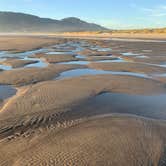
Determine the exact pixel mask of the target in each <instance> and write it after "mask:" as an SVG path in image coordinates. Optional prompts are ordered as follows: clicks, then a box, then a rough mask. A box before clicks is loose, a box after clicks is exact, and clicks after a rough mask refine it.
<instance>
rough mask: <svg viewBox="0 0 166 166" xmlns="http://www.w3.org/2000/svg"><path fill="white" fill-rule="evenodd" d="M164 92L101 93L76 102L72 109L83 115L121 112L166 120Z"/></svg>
mask: <svg viewBox="0 0 166 166" xmlns="http://www.w3.org/2000/svg"><path fill="white" fill-rule="evenodd" d="M165 98H166V94H164V95H156V96H142V95H128V94H121V93H108V92H106V93H102V94H99V95H97V96H95V97H92V98H89V99H87V100H86V101H83V102H81V103H80V104H78V105H77V106H76V107H74V109H76V110H77V111H78V110H79V111H78V114H80V115H81V114H82V115H85V116H94V115H103V114H109V113H121V114H132V115H139V116H143V117H147V118H153V119H162V120H166V109H165V108H166V102H165Z"/></svg>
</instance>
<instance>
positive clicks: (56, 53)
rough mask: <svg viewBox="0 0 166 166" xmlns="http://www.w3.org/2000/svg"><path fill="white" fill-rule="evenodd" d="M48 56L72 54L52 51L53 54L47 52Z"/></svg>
mask: <svg viewBox="0 0 166 166" xmlns="http://www.w3.org/2000/svg"><path fill="white" fill-rule="evenodd" d="M46 54H47V55H59V54H62V55H63V54H71V52H65V51H61V52H60V51H51V52H47V53H46Z"/></svg>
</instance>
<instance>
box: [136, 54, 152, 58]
mask: <svg viewBox="0 0 166 166" xmlns="http://www.w3.org/2000/svg"><path fill="white" fill-rule="evenodd" d="M136 58H149V57H148V56H145V55H140V56H136Z"/></svg>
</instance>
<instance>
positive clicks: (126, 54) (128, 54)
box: [121, 52, 140, 56]
mask: <svg viewBox="0 0 166 166" xmlns="http://www.w3.org/2000/svg"><path fill="white" fill-rule="evenodd" d="M121 54H122V55H124V56H137V55H140V54H135V53H132V52H124V53H121Z"/></svg>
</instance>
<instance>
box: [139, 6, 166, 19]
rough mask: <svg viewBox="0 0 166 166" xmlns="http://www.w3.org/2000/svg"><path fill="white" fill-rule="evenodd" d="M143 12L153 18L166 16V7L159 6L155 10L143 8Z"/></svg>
mask: <svg viewBox="0 0 166 166" xmlns="http://www.w3.org/2000/svg"><path fill="white" fill-rule="evenodd" d="M141 10H142V11H143V12H145V13H146V14H147V15H148V16H151V17H164V16H166V5H159V6H156V7H153V8H141Z"/></svg>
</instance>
